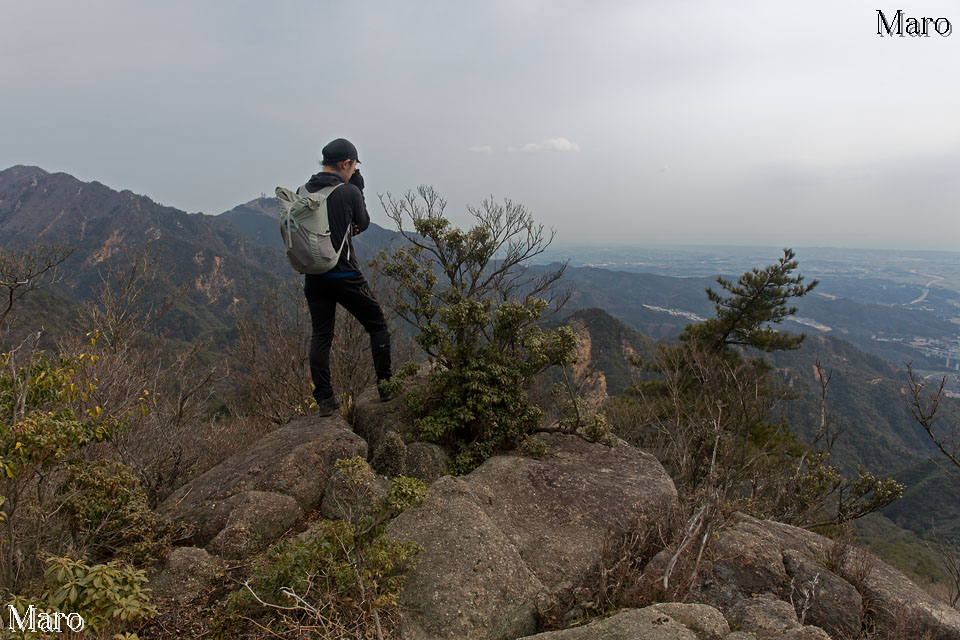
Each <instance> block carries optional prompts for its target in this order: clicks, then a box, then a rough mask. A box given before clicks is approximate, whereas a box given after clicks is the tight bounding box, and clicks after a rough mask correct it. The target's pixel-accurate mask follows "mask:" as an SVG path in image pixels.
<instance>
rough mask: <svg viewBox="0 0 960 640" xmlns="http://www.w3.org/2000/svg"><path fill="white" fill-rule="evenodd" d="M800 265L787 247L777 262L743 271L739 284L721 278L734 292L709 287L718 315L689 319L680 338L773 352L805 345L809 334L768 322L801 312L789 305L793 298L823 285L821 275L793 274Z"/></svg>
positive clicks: (718, 347) (717, 346)
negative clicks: (816, 277)
mask: <svg viewBox="0 0 960 640" xmlns="http://www.w3.org/2000/svg"><path fill="white" fill-rule="evenodd" d="M798 265H799V263H798V262H797V260H795V259H794V253H793V251H792V250H791V249H784V250H783V257H782V258H780V259H779V261H777V263H776V264H773V265H769V266H767V267H765V268H764V269H752V270H751V271H748V272H746V273H744V274H743V275H742V276H740V279H739V280H737V283H736V284H734V283H732V282H730V281H729V280H726V279H724V278H717V283H718V284H720V286H721V287H723V289H725V290H726V291H727V292H729V295H727V296H723V295H721V294H719V293H717V292H715V291H714V290H713V289H707V297H708V298H710V301H711V302H713V303H714V308H715V309H716V312H717V314H716V316H715V317H713V318H710V319H708V320H705V321H703V322H700V323H697V324H693V325H689V326H688V327H687V328H686V329H685V330H684V332H683V334H681V336H680V340H682V341H689V340H693V339H696V340H698V341H699V342H700V343H701V344H703V345H704V346H706V347H708V348H711V349H714V350H721V349H724V348H726V347H728V346H734V345H737V346H743V347H753V348H755V349H761V350H763V351H768V352H769V351H777V350H782V349H797V348H799V347H800V343H801V342H803V336H789V335H785V334H782V333H780V332H778V331H776V330H774V329H772V328H770V327H769V326H767V325H768V324H778V323H780V322H782V321H783V319H784V318H787V317H788V316H791V315H793V314H794V313H796V312H797V309H796V307H787V300H789V299H790V298H798V297H801V296H804V295H806V294H808V293H810V291H812V290H813V288H814V287H815V286H817V281H816V280H814V281H813V282H811V283H810V284H808V285H804V284H802V283H803V276H791V275H790V274H791V272H792V271H793V270H794V269H796V268H797V266H798Z"/></svg>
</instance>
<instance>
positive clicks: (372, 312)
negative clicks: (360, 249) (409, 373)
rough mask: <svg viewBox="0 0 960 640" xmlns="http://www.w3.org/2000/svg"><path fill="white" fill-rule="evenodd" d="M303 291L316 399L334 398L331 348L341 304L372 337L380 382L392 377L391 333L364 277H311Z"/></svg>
mask: <svg viewBox="0 0 960 640" xmlns="http://www.w3.org/2000/svg"><path fill="white" fill-rule="evenodd" d="M303 292H304V294H305V295H306V296H307V306H308V307H309V308H310V320H311V322H312V324H313V334H312V335H311V337H310V375H311V376H312V377H313V397H314V398H316V399H317V400H318V401H319V400H325V399H327V398H332V397H333V396H334V393H333V387H332V386H331V384H330V345H331V344H332V343H333V330H334V326H335V322H336V312H337V304H338V303H339V304H340V306H342V307H343V308H344V309H346V310H347V311H349V312H350V313H351V314H352V315H353V317H354V318H356V319H357V320H358V321H359V322H360V324H361V325H363V328H364V329H366V331H367V333H369V334H370V351H371V353H372V354H373V367H374V370H375V371H376V373H377V380H378V381H379V380H385V379H387V378H389V377H390V376H391V370H390V331H389V330H388V329H387V322H386V320H385V319H384V317H383V310H382V309H381V308H380V305H379V304H378V303H377V300H376V299H375V298H374V297H373V293H372V292H371V291H370V285H368V284H367V281H366V280H364V278H363V274H361V273H359V272H357V273H356V274H354V275H352V276H347V277H346V278H325V277H323V276H315V275H307V276H306V277H305V281H304V287H303Z"/></svg>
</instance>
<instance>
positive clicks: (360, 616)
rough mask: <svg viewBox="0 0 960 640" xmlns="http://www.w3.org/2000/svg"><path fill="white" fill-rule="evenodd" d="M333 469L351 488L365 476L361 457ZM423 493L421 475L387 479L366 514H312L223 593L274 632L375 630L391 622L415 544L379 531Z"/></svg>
mask: <svg viewBox="0 0 960 640" xmlns="http://www.w3.org/2000/svg"><path fill="white" fill-rule="evenodd" d="M335 468H336V469H337V471H339V472H340V473H342V474H343V475H344V476H345V478H346V480H347V483H348V484H349V485H353V486H354V487H356V488H357V489H358V490H360V489H362V487H363V486H365V484H366V483H367V482H368V481H369V480H371V479H372V476H373V474H372V471H371V470H370V468H369V466H367V464H366V462H365V461H364V460H363V458H360V457H355V458H350V459H345V460H338V461H337V462H336V463H335ZM425 497H426V487H425V485H424V484H423V482H422V481H420V480H416V479H413V478H404V477H399V478H394V479H393V480H392V481H391V483H390V487H389V489H388V491H387V495H386V497H385V498H384V499H383V500H382V501H381V502H380V503H379V504H376V505H372V506H373V510H372V511H373V513H372V515H370V514H367V513H364V514H359V515H357V516H356V517H354V518H353V519H351V520H320V521H317V522H315V523H314V524H312V525H311V526H310V528H309V529H308V530H307V531H306V532H304V533H303V534H301V535H299V536H297V537H296V538H293V539H288V540H283V541H281V542H279V543H277V544H276V545H274V546H273V547H271V548H270V549H269V550H268V551H267V553H266V555H265V556H264V557H263V558H262V559H261V560H260V561H259V562H257V564H256V566H255V567H254V570H253V573H252V575H251V577H250V579H249V580H248V581H247V583H246V584H245V589H244V590H241V591H237V592H235V593H234V594H233V595H232V596H231V606H232V608H234V609H235V610H243V611H247V610H249V608H250V607H251V606H253V607H255V608H256V610H257V612H258V615H260V616H261V617H262V618H263V619H264V620H266V621H268V622H269V624H270V625H271V628H272V630H273V632H274V633H276V634H279V635H280V637H289V638H299V637H302V636H300V635H298V634H300V633H301V632H302V631H303V630H305V629H308V628H309V629H312V630H314V631H320V632H322V633H321V635H322V637H325V638H356V639H360V638H369V637H377V636H376V632H375V629H377V628H383V629H386V630H387V631H390V630H393V629H395V628H396V627H397V625H398V624H399V613H398V609H397V607H398V604H399V602H398V598H399V593H400V587H401V585H402V575H401V573H400V572H401V569H403V568H404V567H405V566H409V565H410V564H411V563H412V562H413V558H414V555H415V554H416V553H418V552H419V550H420V549H419V547H418V546H417V545H416V544H415V543H411V542H404V543H401V542H398V541H395V540H392V539H391V538H389V537H388V536H387V535H386V522H387V521H388V520H389V519H390V518H391V517H393V516H394V515H396V514H397V513H399V512H401V511H403V510H404V509H408V508H411V507H415V506H417V505H419V504H420V503H422V502H423V500H424V499H425Z"/></svg>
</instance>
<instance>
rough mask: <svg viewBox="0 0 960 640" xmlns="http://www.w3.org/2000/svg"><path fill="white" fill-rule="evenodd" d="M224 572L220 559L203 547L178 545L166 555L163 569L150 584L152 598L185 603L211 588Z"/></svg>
mask: <svg viewBox="0 0 960 640" xmlns="http://www.w3.org/2000/svg"><path fill="white" fill-rule="evenodd" d="M224 571H225V565H224V563H223V560H221V559H220V558H218V557H217V556H212V555H210V554H209V553H207V552H206V550H204V549H199V548H197V547H177V548H176V549H174V550H172V551H171V552H170V553H169V554H168V555H167V559H166V561H165V562H164V565H163V568H162V569H161V570H160V572H159V573H158V574H157V575H156V577H154V578H153V579H152V580H151V581H150V585H149V586H150V589H151V590H152V596H153V597H154V598H160V599H165V600H172V601H173V602H175V603H177V604H178V605H185V604H187V603H188V602H190V601H192V600H193V599H194V598H196V597H198V596H199V595H200V594H202V593H203V592H204V591H206V590H207V589H209V588H211V586H213V583H214V582H215V581H216V579H217V577H218V576H221V575H223V573H224Z"/></svg>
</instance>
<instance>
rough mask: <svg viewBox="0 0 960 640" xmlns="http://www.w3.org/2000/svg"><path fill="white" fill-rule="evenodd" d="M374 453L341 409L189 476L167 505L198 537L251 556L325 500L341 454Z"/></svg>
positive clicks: (213, 547) (214, 547)
mask: <svg viewBox="0 0 960 640" xmlns="http://www.w3.org/2000/svg"><path fill="white" fill-rule="evenodd" d="M366 453H367V446H366V443H365V442H364V441H363V440H361V439H360V438H359V437H358V436H357V435H356V434H354V433H353V432H352V431H350V429H349V428H348V427H347V425H346V423H345V422H344V421H343V419H342V418H341V417H340V416H339V415H334V416H330V417H329V418H322V419H321V418H317V417H316V416H313V417H307V418H303V419H300V420H296V421H294V422H291V423H290V424H288V425H286V426H284V427H281V428H280V429H277V430H276V431H273V432H272V433H270V434H269V435H267V436H265V437H264V438H262V439H261V440H259V441H258V442H256V443H255V444H253V445H252V446H250V447H248V448H247V449H245V450H244V451H241V452H240V453H238V454H236V455H234V456H233V457H231V458H229V459H227V460H226V461H224V462H222V463H220V464H219V465H217V466H216V467H214V468H212V469H210V470H209V471H207V472H206V473H204V474H203V475H201V476H199V477H197V478H195V479H194V480H192V481H191V482H189V483H187V484H186V485H184V486H183V487H181V488H180V489H178V490H177V491H176V492H174V493H173V494H172V495H171V496H170V497H169V498H167V500H166V501H164V502H163V504H161V505H160V508H159V511H160V513H161V514H164V515H165V516H167V517H169V518H170V519H172V520H174V521H175V522H177V523H179V524H182V525H184V526H186V527H188V529H189V530H190V536H189V538H188V539H189V541H190V543H192V544H194V545H198V546H208V545H209V549H210V551H213V552H215V553H227V554H228V555H243V554H246V553H249V552H251V551H254V550H256V549H258V548H260V547H262V546H264V545H265V544H267V543H268V542H270V541H271V540H272V539H275V538H276V537H278V536H279V535H280V534H282V533H283V531H285V530H286V528H287V527H289V526H290V525H291V524H293V523H294V522H296V521H297V520H298V519H299V518H301V517H302V516H303V514H304V513H306V512H307V511H309V510H311V509H313V508H314V507H316V506H317V505H319V504H320V501H321V499H322V498H323V492H324V489H325V486H326V483H327V479H328V478H329V477H330V475H331V473H332V472H333V463H334V462H335V461H336V460H337V459H339V458H351V457H354V456H366Z"/></svg>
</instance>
